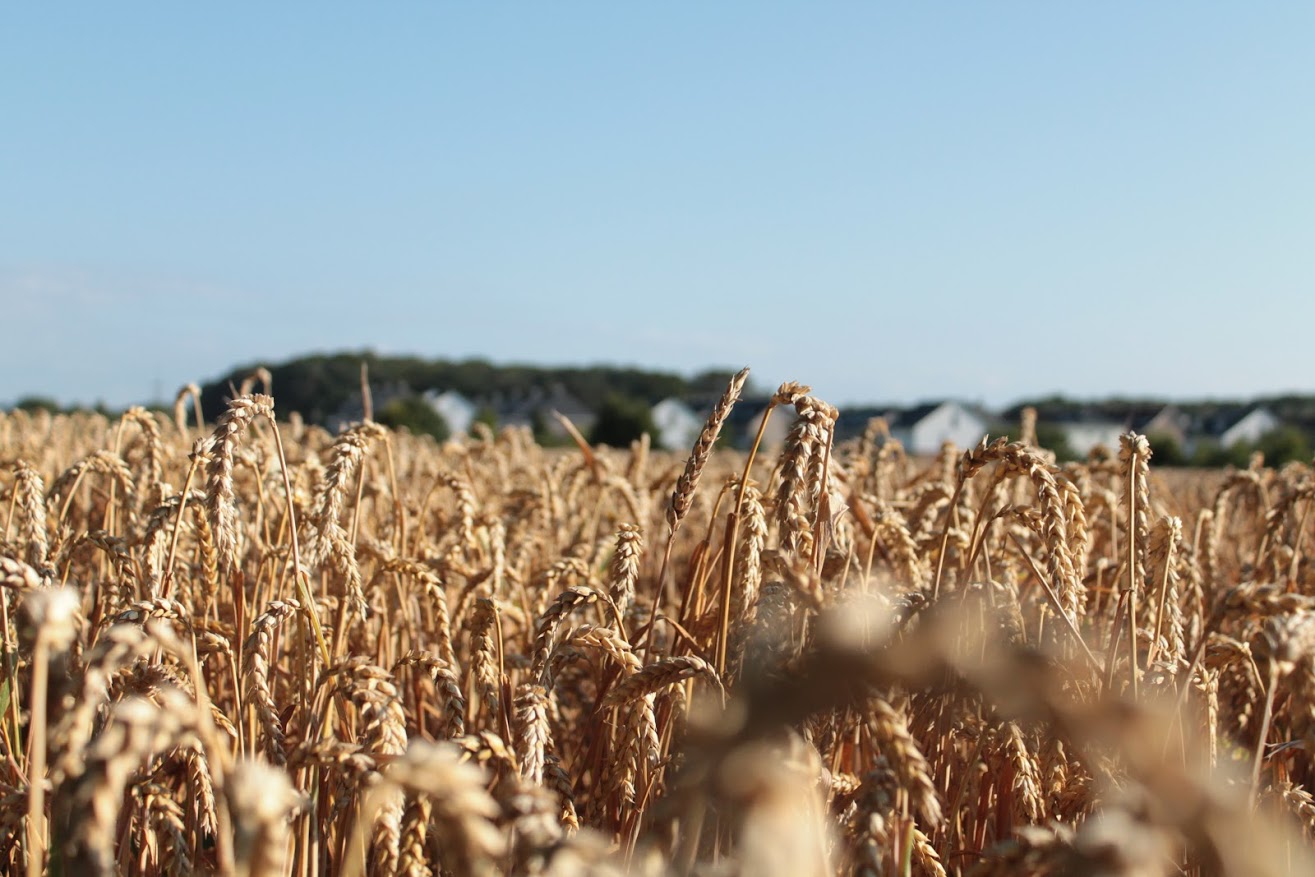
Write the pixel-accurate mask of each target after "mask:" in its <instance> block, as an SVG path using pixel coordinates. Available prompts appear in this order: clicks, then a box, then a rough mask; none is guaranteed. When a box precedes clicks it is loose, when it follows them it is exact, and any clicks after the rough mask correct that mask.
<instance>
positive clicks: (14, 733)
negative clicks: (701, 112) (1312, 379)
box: [0, 375, 1315, 877]
mask: <svg viewBox="0 0 1315 877" xmlns="http://www.w3.org/2000/svg"><path fill="white" fill-rule="evenodd" d="M739 380H741V381H742V380H743V375H741V376H740V378H739ZM250 389H251V388H250V387H247V388H244V393H243V395H242V396H241V397H240V398H238V399H237V400H235V401H234V402H233V403H231V405H230V407H229V409H228V412H227V413H226V414H225V416H224V417H223V418H222V419H221V420H220V422H219V423H218V424H217V425H215V426H214V427H211V428H206V429H204V430H201V429H199V428H195V427H189V426H188V425H187V424H186V423H185V422H184V421H183V420H182V417H181V413H180V415H179V416H178V417H177V418H176V422H169V421H168V420H167V419H165V418H158V417H156V416H153V415H151V414H149V413H147V412H145V411H142V410H133V411H130V412H129V413H128V414H126V415H125V416H124V417H123V418H122V419H120V420H117V421H109V420H106V419H104V418H98V417H92V416H58V417H53V418H52V417H50V416H48V415H31V416H29V415H25V414H22V413H13V414H9V415H0V499H3V503H4V504H3V506H0V513H3V514H4V519H3V522H4V533H3V538H4V541H3V543H0V584H3V585H4V588H3V591H2V592H0V593H2V596H3V601H0V612H2V613H3V616H2V617H0V627H2V628H3V635H4V656H5V661H4V663H3V667H0V746H2V747H3V750H4V751H3V759H0V867H2V868H3V869H4V870H5V872H7V873H22V872H23V870H24V869H26V870H27V872H28V873H29V874H38V873H42V872H43V870H45V869H49V870H50V871H51V872H53V873H63V874H108V873H116V872H118V873H134V874H157V873H170V874H188V873H194V872H215V873H221V874H240V875H273V874H285V873H295V874H301V875H308V874H320V875H328V874H380V875H392V874H405V875H426V874H432V875H439V874H451V875H466V874H477V875H478V874H504V873H505V874H559V875H573V874H586V873H589V874H594V873H596V874H612V873H626V872H633V873H637V874H654V875H656V874H668V873H670V874H703V875H723V874H724V875H738V874H743V875H813V874H874V875H875V874H924V875H936V874H972V875H989V874H1018V875H1038V877H1039V875H1061V874H1088V875H1096V874H1105V875H1132V874H1137V875H1160V874H1166V875H1168V874H1179V873H1188V874H1227V875H1266V874H1280V873H1294V874H1302V873H1315V871H1312V870H1310V869H1311V859H1310V858H1309V852H1310V850H1309V841H1310V838H1311V835H1312V833H1313V832H1315V799H1313V798H1312V796H1311V794H1310V792H1309V789H1310V788H1311V787H1310V782H1311V780H1312V778H1313V776H1315V762H1313V760H1312V754H1313V753H1315V747H1313V746H1311V745H1310V744H1311V742H1312V738H1315V664H1313V663H1312V652H1315V612H1313V611H1312V610H1315V597H1313V596H1311V595H1313V594H1315V574H1313V572H1312V565H1311V562H1310V560H1309V559H1308V556H1307V554H1306V550H1307V548H1308V546H1309V545H1310V544H1311V543H1312V536H1313V534H1312V533H1311V530H1312V527H1313V526H1315V522H1312V521H1311V514H1310V512H1311V506H1312V495H1313V493H1315V488H1313V484H1312V477H1311V470H1310V468H1309V467H1306V466H1291V467H1288V468H1286V469H1284V470H1282V471H1273V470H1271V469H1266V468H1263V466H1261V465H1260V461H1257V463H1256V465H1254V466H1252V467H1251V468H1250V469H1247V470H1245V471H1237V472H1229V473H1226V474H1218V473H1214V474H1209V475H1203V476H1181V477H1178V478H1177V479H1176V481H1174V482H1169V481H1166V480H1163V479H1162V478H1160V477H1159V474H1158V473H1152V472H1151V471H1150V470H1149V469H1148V457H1149V452H1148V449H1147V446H1146V443H1145V440H1144V439H1142V438H1140V437H1137V436H1127V437H1125V440H1124V443H1123V446H1122V448H1121V449H1119V451H1118V453H1117V456H1114V457H1109V458H1099V459H1092V460H1090V461H1088V462H1086V463H1084V464H1080V465H1064V466H1056V465H1055V464H1054V463H1053V462H1052V461H1051V460H1050V459H1049V458H1048V457H1047V455H1046V453H1045V452H1044V451H1041V450H1040V449H1038V448H1037V447H1036V446H1035V442H1034V440H1030V437H1029V428H1028V424H1026V423H1025V424H1024V425H1023V430H1022V440H1021V441H1020V442H1018V443H1015V444H1005V443H1003V442H996V443H988V442H985V441H984V442H983V443H982V444H981V445H979V446H978V447H976V448H973V449H970V450H968V451H967V452H966V453H965V452H963V451H962V450H961V449H954V448H946V449H945V451H944V453H943V454H942V455H941V456H940V457H939V458H938V459H936V460H932V461H914V460H910V459H907V458H906V457H905V456H904V454H903V453H902V451H901V449H900V447H899V445H898V444H897V443H894V442H892V441H890V440H889V439H888V436H885V435H884V434H883V432H882V426H881V424H880V423H874V424H873V425H872V426H871V428H870V429H869V431H868V434H867V435H866V436H865V437H864V438H863V439H862V440H861V441H859V442H856V443H853V444H851V445H845V446H836V445H834V444H833V442H832V440H831V431H830V429H831V425H832V423H833V421H834V417H835V410H834V409H833V408H831V407H830V406H829V405H827V404H826V403H824V402H821V401H820V400H817V399H815V398H813V397H811V396H809V395H807V392H808V390H807V388H805V387H801V386H798V385H785V386H783V387H782V388H781V390H780V391H779V392H778V394H777V396H776V400H775V401H776V412H775V414H774V415H773V416H774V417H791V418H793V419H794V427H793V429H792V430H791V432H790V435H789V439H788V441H787V444H786V446H785V447H784V448H783V449H780V451H779V454H778V453H777V452H776V451H775V450H773V451H772V452H771V453H768V452H767V451H765V450H764V451H763V452H761V453H758V454H756V455H750V456H748V457H745V456H744V455H738V454H735V453H732V452H727V451H723V450H716V451H714V450H713V449H714V447H715V444H716V436H717V433H718V430H719V427H720V420H719V418H721V417H724V415H725V413H726V411H727V410H728V409H729V407H730V406H731V405H733V404H734V402H735V397H736V395H737V394H738V389H739V388H738V384H736V383H732V385H731V387H730V388H729V389H728V391H727V394H726V396H725V397H724V398H723V400H722V404H721V405H719V406H718V408H717V411H716V412H714V414H713V416H712V419H711V420H710V422H709V424H708V427H707V429H706V430H705V432H704V435H703V436H702V437H701V438H700V440H699V442H698V443H697V445H696V446H695V448H694V449H693V453H692V454H691V456H690V457H689V459H688V460H685V459H683V458H673V457H667V456H662V455H658V454H650V453H649V452H648V449H647V447H645V446H643V445H636V446H635V447H634V448H632V449H631V451H630V453H629V454H624V453H620V452H611V451H607V450H604V449H595V450H591V449H588V448H584V447H582V448H581V449H580V450H578V451H572V452H569V453H567V452H552V453H550V452H546V451H544V450H542V449H541V448H539V447H536V446H535V445H534V444H533V443H532V442H531V441H530V440H529V439H528V438H527V436H526V434H525V433H524V432H520V431H514V430H509V431H505V432H503V433H501V434H499V435H497V436H496V437H495V436H493V435H491V434H489V433H487V432H485V433H484V434H482V435H479V436H477V437H476V438H474V439H471V440H469V441H466V442H464V443H462V444H451V445H447V446H444V447H441V448H440V447H439V446H437V445H435V444H434V443H433V442H432V441H428V440H424V441H421V440H418V439H415V438H412V437H410V436H407V435H401V434H393V433H389V432H388V431H387V430H385V429H383V428H382V427H380V426H378V425H376V424H373V423H370V422H366V423H363V424H361V425H358V426H356V427H354V428H352V429H349V430H347V431H346V432H344V433H343V434H341V435H338V436H332V435H329V434H327V433H326V432H324V431H323V430H320V429H318V428H314V427H309V428H308V427H305V426H303V425H302V424H301V423H300V422H299V420H298V419H297V418H296V417H295V415H294V416H293V417H292V418H291V421H290V422H280V423H278V424H277V425H275V423H274V420H273V414H274V408H273V405H274V403H273V400H272V399H270V398H269V397H268V396H262V395H256V394H250V393H249V392H247V391H249V390H250ZM1288 741H1292V742H1293V743H1294V745H1277V744H1283V743H1285V742H1288Z"/></svg>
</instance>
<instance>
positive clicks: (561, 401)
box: [489, 384, 598, 439]
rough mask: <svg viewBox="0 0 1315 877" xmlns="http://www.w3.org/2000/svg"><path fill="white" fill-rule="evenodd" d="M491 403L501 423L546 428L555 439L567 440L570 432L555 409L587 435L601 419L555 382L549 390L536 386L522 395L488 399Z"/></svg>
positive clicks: (501, 424)
mask: <svg viewBox="0 0 1315 877" xmlns="http://www.w3.org/2000/svg"><path fill="white" fill-rule="evenodd" d="M489 405H490V407H492V408H493V411H494V413H495V414H496V416H497V420H498V425H499V426H528V427H530V428H531V429H540V430H543V431H544V432H545V433H546V434H547V435H550V436H552V437H553V438H556V439H567V438H569V435H568V433H567V432H566V427H564V426H562V423H561V421H560V420H558V419H557V418H556V417H554V416H553V412H554V411H556V412H558V413H559V414H561V415H562V416H564V417H566V419H568V420H570V421H571V423H572V424H573V425H574V426H575V428H576V429H578V430H579V431H580V432H581V433H582V434H583V435H585V436H586V437H587V436H588V435H589V431H590V430H592V429H593V428H594V421H596V420H597V419H598V415H597V413H596V412H594V410H593V409H592V408H590V407H589V406H587V405H585V404H584V403H583V402H581V401H580V400H579V399H577V398H576V397H575V396H572V395H571V394H570V393H569V392H567V390H566V388H565V387H563V386H562V385H561V384H554V385H553V386H551V387H549V388H548V389H546V390H545V389H543V388H541V387H535V388H533V389H532V390H530V392H528V393H526V394H524V395H520V396H514V397H502V398H494V399H491V400H489Z"/></svg>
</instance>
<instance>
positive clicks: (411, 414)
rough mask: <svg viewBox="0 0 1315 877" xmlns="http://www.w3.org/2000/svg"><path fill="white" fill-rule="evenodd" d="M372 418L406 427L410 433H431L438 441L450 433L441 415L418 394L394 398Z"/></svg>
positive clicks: (390, 425)
mask: <svg viewBox="0 0 1315 877" xmlns="http://www.w3.org/2000/svg"><path fill="white" fill-rule="evenodd" d="M374 419H375V420H377V421H379V422H380V423H382V424H383V425H384V426H389V427H392V428H393V429H407V430H409V431H410V432H411V434H412V435H431V436H433V437H434V438H435V439H436V440H437V441H440V442H441V441H444V440H445V439H447V438H448V436H449V435H451V430H449V429H448V425H447V421H445V420H444V419H443V415H441V414H439V413H438V412H437V411H435V410H434V409H433V408H431V407H430V406H429V403H428V402H426V401H425V400H424V399H421V398H420V397H419V396H404V397H402V398H400V399H394V400H393V401H391V402H389V403H388V404H387V405H385V406H384V407H383V409H382V410H380V411H379V412H377V413H376V414H375V418H374Z"/></svg>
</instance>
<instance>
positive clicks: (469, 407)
mask: <svg viewBox="0 0 1315 877" xmlns="http://www.w3.org/2000/svg"><path fill="white" fill-rule="evenodd" d="M421 398H423V399H424V400H425V402H426V404H428V405H429V407H430V408H433V409H434V410H435V411H437V412H438V414H439V416H440V417H442V418H443V422H444V423H446V424H447V428H448V431H449V432H451V433H452V435H454V436H458V435H467V434H469V433H470V425H471V424H472V423H474V422H475V414H476V413H477V412H478V408H477V407H476V405H475V403H474V402H472V401H470V400H469V399H467V398H466V397H465V396H463V395H461V394H460V393H458V392H457V391H456V390H446V391H444V392H442V393H440V392H439V391H438V390H426V391H425V393H424V395H423V396H422V397H421Z"/></svg>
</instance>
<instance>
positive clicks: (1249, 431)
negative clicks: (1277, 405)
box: [1219, 407, 1282, 448]
mask: <svg viewBox="0 0 1315 877" xmlns="http://www.w3.org/2000/svg"><path fill="white" fill-rule="evenodd" d="M1281 425H1282V423H1281V422H1280V421H1279V419H1278V418H1277V417H1276V416H1275V415H1274V412H1272V411H1270V410H1269V409H1268V408H1263V407H1259V408H1252V409H1251V410H1250V411H1247V412H1246V413H1245V414H1243V415H1242V416H1241V417H1240V418H1238V419H1237V420H1236V421H1235V422H1234V423H1233V424H1232V425H1231V426H1229V427H1228V428H1227V429H1225V430H1224V431H1223V432H1221V433H1220V434H1219V444H1220V445H1221V446H1222V447H1225V448H1231V447H1232V446H1233V445H1235V444H1237V443H1238V442H1246V443H1248V444H1254V443H1255V442H1257V441H1259V440H1260V438H1261V437H1262V436H1264V435H1265V434H1266V433H1270V432H1273V431H1274V430H1276V429H1278V428H1279V427H1280V426H1281Z"/></svg>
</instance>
